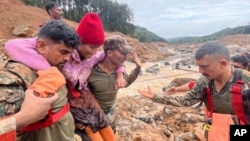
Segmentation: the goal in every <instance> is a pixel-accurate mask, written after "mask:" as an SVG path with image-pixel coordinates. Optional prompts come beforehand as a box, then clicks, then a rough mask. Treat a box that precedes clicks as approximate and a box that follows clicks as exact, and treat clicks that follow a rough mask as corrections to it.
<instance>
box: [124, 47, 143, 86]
mask: <svg viewBox="0 0 250 141" xmlns="http://www.w3.org/2000/svg"><path fill="white" fill-rule="evenodd" d="M131 54H132V56H133V60H134V62H135V65H136V68H135V69H134V70H132V71H131V73H130V75H127V74H126V73H125V76H124V77H125V79H126V81H127V86H126V87H128V86H129V85H130V84H132V83H133V82H134V81H135V80H136V79H137V77H138V75H139V74H140V72H141V67H142V64H141V61H140V59H139V57H138V55H137V53H136V52H135V51H134V52H132V53H131Z"/></svg>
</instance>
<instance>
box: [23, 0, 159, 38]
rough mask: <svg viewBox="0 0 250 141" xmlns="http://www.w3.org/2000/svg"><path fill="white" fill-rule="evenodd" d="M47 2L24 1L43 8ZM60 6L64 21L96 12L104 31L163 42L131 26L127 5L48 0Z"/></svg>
mask: <svg viewBox="0 0 250 141" xmlns="http://www.w3.org/2000/svg"><path fill="white" fill-rule="evenodd" d="M48 1H49V0H24V2H25V3H26V4H28V5H33V6H37V7H40V8H43V9H44V7H45V4H46V3H47V2H48ZM50 1H54V2H57V3H58V4H60V5H61V6H62V8H63V10H64V17H65V18H66V19H69V20H72V21H75V22H79V21H80V20H81V18H82V17H83V15H85V14H86V13H87V12H90V11H91V12H97V13H98V14H99V16H100V17H101V19H102V21H103V24H104V28H105V30H106V31H110V32H114V31H118V32H121V33H123V34H125V35H130V36H131V37H134V38H137V39H138V40H139V41H141V42H152V41H164V39H162V38H161V37H159V36H157V35H156V34H154V33H152V32H150V31H148V30H147V29H145V28H141V27H139V26H135V25H133V24H132V23H131V22H132V21H133V16H134V15H133V12H132V9H130V8H129V7H128V5H127V4H123V3H121V4H120V3H118V2H117V1H116V0H50Z"/></svg>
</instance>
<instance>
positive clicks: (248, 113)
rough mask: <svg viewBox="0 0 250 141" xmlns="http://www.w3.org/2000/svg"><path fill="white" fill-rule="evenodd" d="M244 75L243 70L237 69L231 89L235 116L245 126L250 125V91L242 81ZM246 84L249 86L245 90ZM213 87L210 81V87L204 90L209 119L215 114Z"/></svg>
mask: <svg viewBox="0 0 250 141" xmlns="http://www.w3.org/2000/svg"><path fill="white" fill-rule="evenodd" d="M242 75H243V72H242V70H241V69H237V68H235V71H234V80H233V84H232V86H231V88H230V93H231V95H232V106H233V111H234V114H235V115H236V116H237V118H238V120H239V123H240V124H243V125H245V124H250V89H249V84H248V83H247V82H244V81H242ZM245 84H246V85H247V86H248V89H244V85H245ZM211 86H212V81H210V82H209V85H208V87H206V88H205V89H204V92H205V95H206V98H207V102H208V108H207V111H206V112H207V116H208V117H212V114H213V101H212V93H211ZM236 123H237V122H236Z"/></svg>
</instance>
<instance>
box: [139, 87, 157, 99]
mask: <svg viewBox="0 0 250 141" xmlns="http://www.w3.org/2000/svg"><path fill="white" fill-rule="evenodd" d="M137 91H138V92H139V93H140V94H141V95H142V96H145V97H147V98H150V99H152V98H153V97H154V92H153V90H152V89H151V87H150V86H148V89H147V90H137Z"/></svg>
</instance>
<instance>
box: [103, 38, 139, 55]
mask: <svg viewBox="0 0 250 141" xmlns="http://www.w3.org/2000/svg"><path fill="white" fill-rule="evenodd" d="M103 49H104V50H112V49H119V50H120V51H121V52H122V53H125V54H127V53H130V52H132V51H134V50H135V49H134V48H133V47H131V46H130V45H129V44H128V42H127V41H126V40H125V38H123V37H122V36H120V35H112V36H109V37H107V38H106V40H105V42H104V45H103Z"/></svg>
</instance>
